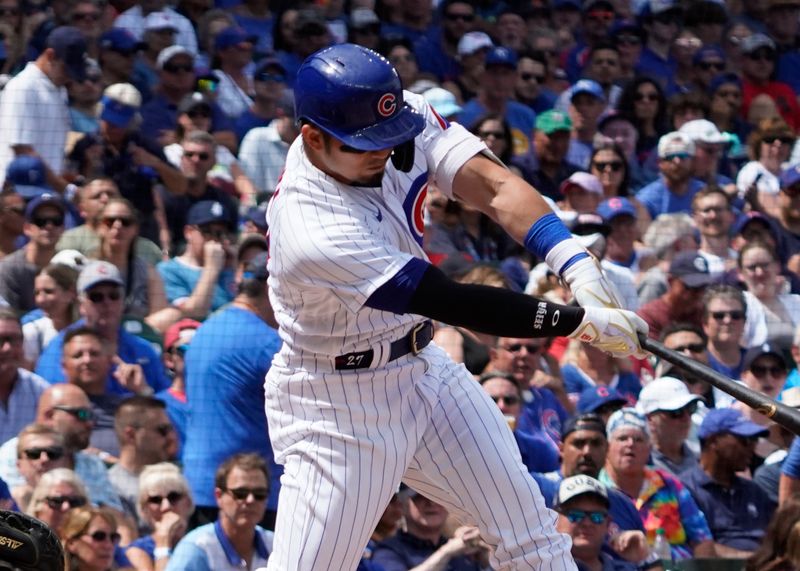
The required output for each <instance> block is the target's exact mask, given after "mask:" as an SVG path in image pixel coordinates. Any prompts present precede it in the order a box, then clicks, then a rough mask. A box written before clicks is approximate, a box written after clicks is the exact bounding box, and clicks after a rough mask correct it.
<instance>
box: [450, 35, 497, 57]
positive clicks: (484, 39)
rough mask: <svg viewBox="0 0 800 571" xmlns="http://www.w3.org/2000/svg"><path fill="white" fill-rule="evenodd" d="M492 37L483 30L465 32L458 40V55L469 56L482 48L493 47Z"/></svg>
mask: <svg viewBox="0 0 800 571" xmlns="http://www.w3.org/2000/svg"><path fill="white" fill-rule="evenodd" d="M493 47H494V43H493V42H492V38H490V37H489V35H488V34H486V33H484V32H467V33H466V34H464V35H463V36H461V39H460V40H458V55H460V56H469V55H472V54H474V53H475V52H477V51H478V50H479V49H482V48H493Z"/></svg>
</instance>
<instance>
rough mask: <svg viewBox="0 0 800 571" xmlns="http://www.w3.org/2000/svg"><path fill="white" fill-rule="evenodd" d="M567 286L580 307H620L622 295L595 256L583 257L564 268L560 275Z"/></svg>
mask: <svg viewBox="0 0 800 571" xmlns="http://www.w3.org/2000/svg"><path fill="white" fill-rule="evenodd" d="M561 277H563V278H564V281H565V282H566V283H567V285H568V286H569V289H570V291H571V292H572V295H573V297H574V298H575V300H576V301H577V302H578V304H579V305H580V306H581V307H609V308H611V307H613V308H617V309H619V308H621V307H622V304H621V303H620V300H621V299H622V296H620V295H619V292H617V288H616V287H615V286H614V284H612V283H611V282H610V281H609V280H608V278H606V275H605V273H604V272H603V269H602V268H601V267H600V262H598V261H597V260H596V259H595V258H592V257H589V258H584V259H583V260H580V261H578V262H576V263H575V264H573V265H571V266H570V267H569V268H567V269H566V270H564V274H563V275H562V276H561Z"/></svg>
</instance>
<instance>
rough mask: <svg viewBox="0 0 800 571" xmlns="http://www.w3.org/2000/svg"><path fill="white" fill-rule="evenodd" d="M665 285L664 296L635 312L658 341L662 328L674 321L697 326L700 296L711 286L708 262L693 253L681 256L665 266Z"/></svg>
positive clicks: (701, 310) (701, 313)
mask: <svg viewBox="0 0 800 571" xmlns="http://www.w3.org/2000/svg"><path fill="white" fill-rule="evenodd" d="M667 282H668V284H669V285H668V287H667V291H666V293H664V294H663V295H662V296H660V297H657V298H656V299H654V300H653V301H651V302H649V303H646V304H644V305H643V306H642V307H640V308H639V310H638V311H637V312H636V313H637V314H638V315H639V316H640V317H641V318H643V319H644V320H645V321H646V322H647V324H648V325H649V326H650V333H649V334H650V337H651V338H652V339H658V338H659V336H660V335H661V331H662V330H663V329H664V327H666V326H667V325H668V324H670V323H674V322H676V321H686V322H688V323H692V324H694V325H698V326H699V325H700V318H701V316H702V315H703V305H702V300H703V292H704V291H705V289H706V287H707V286H708V285H709V284H710V283H711V274H710V273H709V272H708V262H706V259H705V258H704V257H703V256H701V255H700V254H698V253H697V252H696V251H691V252H681V253H680V254H678V255H677V256H675V258H673V260H672V263H671V264H670V266H669V273H668V274H667Z"/></svg>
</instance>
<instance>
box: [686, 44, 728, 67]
mask: <svg viewBox="0 0 800 571" xmlns="http://www.w3.org/2000/svg"><path fill="white" fill-rule="evenodd" d="M708 58H714V59H720V60H722V61H725V59H726V58H725V52H724V51H722V48H721V47H719V46H713V45H712V46H703V47H702V48H700V49H699V50H697V51H696V52H694V56H692V64H693V65H698V64H700V63H703V62H704V61H705V60H706V59H708Z"/></svg>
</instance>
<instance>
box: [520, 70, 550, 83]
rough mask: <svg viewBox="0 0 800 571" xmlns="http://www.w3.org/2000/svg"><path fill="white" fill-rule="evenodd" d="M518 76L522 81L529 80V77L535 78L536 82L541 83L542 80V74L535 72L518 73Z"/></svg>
mask: <svg viewBox="0 0 800 571" xmlns="http://www.w3.org/2000/svg"><path fill="white" fill-rule="evenodd" d="M519 78H520V79H521V80H522V81H530V80H531V79H536V83H542V82H543V81H544V76H543V75H537V74H535V73H527V72H525V73H520V74H519Z"/></svg>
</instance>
